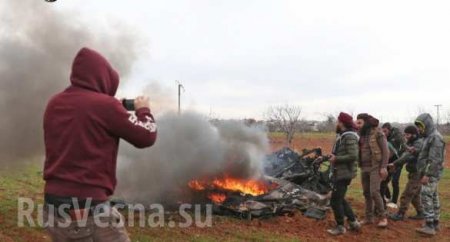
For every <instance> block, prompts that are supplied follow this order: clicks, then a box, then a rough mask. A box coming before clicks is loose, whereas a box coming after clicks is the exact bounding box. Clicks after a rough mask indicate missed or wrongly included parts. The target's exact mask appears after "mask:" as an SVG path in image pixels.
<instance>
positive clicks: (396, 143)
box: [381, 123, 405, 204]
mask: <svg viewBox="0 0 450 242" xmlns="http://www.w3.org/2000/svg"><path fill="white" fill-rule="evenodd" d="M381 129H382V130H383V133H384V135H386V138H387V141H388V142H389V143H390V144H391V147H392V149H391V152H392V153H393V154H392V156H391V157H395V159H396V158H399V157H400V156H401V155H402V154H403V152H404V151H405V141H404V139H403V136H402V132H401V131H400V130H399V129H398V128H396V127H392V125H391V124H390V123H384V124H383V126H381ZM396 168H397V169H395V170H394V171H393V172H392V173H390V177H391V181H392V196H390V195H391V194H390V193H389V188H387V190H386V193H387V194H386V195H389V196H390V198H391V202H392V203H394V204H397V201H398V195H399V193H400V175H401V172H402V168H403V167H401V166H400V167H396ZM388 180H389V179H387V181H388ZM386 186H387V184H386ZM388 198H389V197H388Z"/></svg>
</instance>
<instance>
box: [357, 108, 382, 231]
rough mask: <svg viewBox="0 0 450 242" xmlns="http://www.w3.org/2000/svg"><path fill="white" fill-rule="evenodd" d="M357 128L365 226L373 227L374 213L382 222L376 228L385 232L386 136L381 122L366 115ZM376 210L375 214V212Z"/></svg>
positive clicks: (360, 117) (361, 118)
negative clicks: (383, 187)
mask: <svg viewBox="0 0 450 242" xmlns="http://www.w3.org/2000/svg"><path fill="white" fill-rule="evenodd" d="M356 125H357V127H358V128H359V134H360V141H359V148H360V149H359V154H360V160H359V164H360V167H361V183H362V187H363V193H364V199H365V204H366V216H365V219H364V220H363V221H362V222H361V223H362V224H373V223H374V212H375V211H376V212H377V215H378V216H379V221H378V224H377V226H378V227H380V228H385V227H387V225H388V221H387V217H386V216H387V214H386V210H385V209H384V203H383V198H382V197H381V193H380V184H381V181H383V180H384V179H386V177H387V175H388V172H387V169H386V168H387V164H388V159H389V150H388V145H387V140H386V136H385V135H384V133H383V132H382V131H381V129H380V128H378V125H379V121H378V119H376V118H374V117H372V116H371V115H369V114H367V113H363V114H359V115H358V116H357V121H356ZM374 208H375V211H374Z"/></svg>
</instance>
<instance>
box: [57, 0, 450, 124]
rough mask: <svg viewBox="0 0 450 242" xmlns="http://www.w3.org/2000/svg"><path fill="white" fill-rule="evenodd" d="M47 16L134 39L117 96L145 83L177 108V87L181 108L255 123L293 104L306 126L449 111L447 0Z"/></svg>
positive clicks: (103, 3)
mask: <svg viewBox="0 0 450 242" xmlns="http://www.w3.org/2000/svg"><path fill="white" fill-rule="evenodd" d="M369 2H370V3H369ZM51 7H54V8H56V9H58V11H65V12H67V13H68V14H73V13H74V12H75V13H77V14H80V15H82V16H83V18H85V19H86V20H87V21H90V22H92V23H93V26H96V25H99V26H101V25H102V24H114V23H117V22H123V23H125V24H128V25H129V26H130V27H132V28H135V30H136V32H137V33H139V34H140V35H141V36H142V39H143V43H145V44H146V45H147V46H148V51H143V52H142V56H141V57H140V61H139V63H138V64H137V65H136V66H135V68H134V71H133V74H132V76H131V77H130V81H129V82H127V85H125V86H123V87H122V88H123V89H122V92H123V93H127V94H135V93H138V92H139V90H140V89H141V88H142V87H143V86H144V85H146V82H148V81H149V80H153V81H158V82H159V83H162V85H163V86H165V87H166V88H167V89H169V90H173V92H172V93H171V94H173V96H174V100H176V99H175V98H176V84H175V80H181V81H182V83H183V84H184V85H185V87H186V92H185V93H184V94H183V95H184V100H183V101H184V105H183V106H184V108H189V109H195V110H198V111H200V112H203V113H205V114H207V113H209V112H210V111H212V112H213V113H214V114H215V116H218V117H220V118H250V117H255V118H262V114H263V113H264V111H265V110H266V109H267V107H268V106H270V105H277V104H291V105H300V106H302V107H303V114H304V117H306V118H308V119H323V117H324V116H323V115H324V114H326V113H337V112H339V111H341V110H343V111H348V112H353V113H354V114H357V113H359V112H370V113H373V114H374V115H376V116H378V117H380V118H381V119H382V120H383V121H409V120H410V119H412V118H413V117H414V116H415V115H416V114H417V113H418V110H419V109H420V110H428V111H433V112H434V110H435V108H434V107H433V105H434V104H443V105H444V109H445V110H448V109H449V108H450V83H449V80H450V14H449V13H450V1H360V0H359V1H335V0H330V1H298V0H293V1H280V0H276V1H275V0H272V1H265V0H255V1H249V0H227V1H218V0H209V1H206V0H201V1H200V0H197V1H194V0H193V1H182V0H179V1H172V0H164V1H156V0H155V1H149V0H134V1H118V0H114V1H111V0H95V1H86V0H58V1H57V2H56V3H53V6H51ZM90 27H92V26H90ZM92 28H94V27H92ZM118 48H120V47H118ZM173 105H175V104H173Z"/></svg>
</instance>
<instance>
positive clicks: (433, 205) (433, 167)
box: [414, 113, 445, 235]
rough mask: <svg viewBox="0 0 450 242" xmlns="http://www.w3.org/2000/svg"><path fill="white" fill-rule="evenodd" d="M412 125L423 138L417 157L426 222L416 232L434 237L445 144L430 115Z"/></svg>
mask: <svg viewBox="0 0 450 242" xmlns="http://www.w3.org/2000/svg"><path fill="white" fill-rule="evenodd" d="M414 124H415V125H416V126H417V128H418V129H419V133H420V134H421V135H422V136H423V137H424V140H423V146H422V149H421V150H420V153H419V157H418V169H419V172H420V174H421V177H422V178H421V182H422V190H421V198H422V204H423V208H424V214H425V222H426V223H425V224H424V226H423V227H422V228H418V229H416V231H417V232H418V233H422V234H426V235H435V234H436V231H437V230H439V216H440V203H439V196H438V183H439V180H440V179H441V176H442V172H443V170H444V168H443V163H444V157H445V142H444V139H443V137H442V135H441V134H440V133H439V131H438V130H437V128H436V126H435V124H434V122H433V118H432V117H431V115H430V114H428V113H423V114H421V115H419V116H418V117H417V119H416V121H415V122H414Z"/></svg>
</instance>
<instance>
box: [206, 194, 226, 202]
mask: <svg viewBox="0 0 450 242" xmlns="http://www.w3.org/2000/svg"><path fill="white" fill-rule="evenodd" d="M208 198H209V199H210V200H211V201H213V202H215V203H223V202H224V201H225V199H227V196H226V195H225V194H223V193H211V194H209V195H208Z"/></svg>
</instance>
